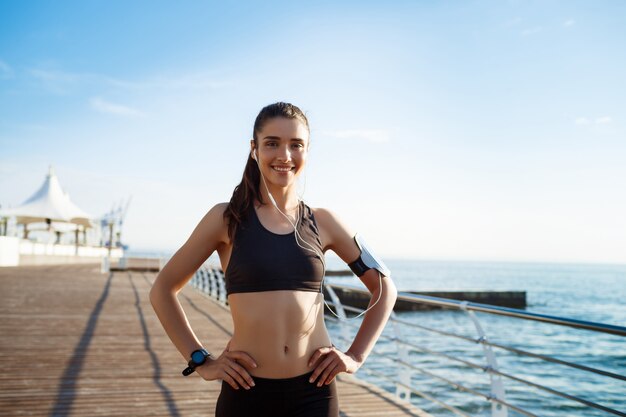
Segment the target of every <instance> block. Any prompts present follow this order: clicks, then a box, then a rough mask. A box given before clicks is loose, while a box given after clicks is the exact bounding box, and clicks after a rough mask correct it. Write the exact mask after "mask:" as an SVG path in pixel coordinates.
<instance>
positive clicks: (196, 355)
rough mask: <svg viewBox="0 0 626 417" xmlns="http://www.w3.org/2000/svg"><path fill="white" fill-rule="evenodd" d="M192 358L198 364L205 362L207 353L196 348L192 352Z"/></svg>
mask: <svg viewBox="0 0 626 417" xmlns="http://www.w3.org/2000/svg"><path fill="white" fill-rule="evenodd" d="M191 360H192V361H194V362H195V363H197V364H200V363H204V360H205V355H204V353H203V352H201V351H199V350H196V351H195V352H193V353H192V354H191Z"/></svg>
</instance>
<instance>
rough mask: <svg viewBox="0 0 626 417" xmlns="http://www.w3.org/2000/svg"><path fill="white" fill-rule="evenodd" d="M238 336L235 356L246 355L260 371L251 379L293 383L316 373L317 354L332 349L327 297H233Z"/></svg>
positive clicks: (253, 371)
mask: <svg viewBox="0 0 626 417" xmlns="http://www.w3.org/2000/svg"><path fill="white" fill-rule="evenodd" d="M228 302H229V304H230V311H231V314H232V317H233V323H234V333H233V337H232V339H231V342H230V348H229V349H230V350H231V351H233V350H240V351H244V352H247V353H248V354H250V356H252V358H254V360H255V361H256V363H257V365H258V367H257V368H254V369H249V372H250V375H253V376H258V377H262V378H291V377H294V376H298V375H302V374H305V373H307V372H309V371H312V370H313V368H309V366H308V361H309V358H310V357H311V355H312V354H313V352H314V351H315V350H316V349H318V348H320V347H323V346H331V341H330V337H329V336H328V331H327V330H326V326H325V325H324V301H323V298H322V294H320V293H319V292H312V291H292V290H289V291H287V290H281V291H262V292H250V293H235V294H230V295H229V296H228Z"/></svg>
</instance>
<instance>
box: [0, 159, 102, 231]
mask: <svg viewBox="0 0 626 417" xmlns="http://www.w3.org/2000/svg"><path fill="white" fill-rule="evenodd" d="M0 216H2V217H11V216H15V217H16V219H17V223H21V224H29V223H38V222H45V221H47V220H48V219H50V221H51V222H52V221H54V222H65V223H73V224H76V225H82V226H84V227H92V224H91V218H92V217H91V216H90V215H89V214H87V213H85V212H84V211H83V210H81V209H80V208H78V207H77V206H76V205H75V204H74V203H72V201H71V200H70V197H69V195H68V194H67V193H64V192H63V190H62V189H61V184H60V183H59V179H58V178H57V176H56V175H55V173H54V171H53V169H52V167H50V170H49V171H48V175H47V176H46V180H45V181H44V183H43V185H42V186H41V187H40V188H39V190H37V192H35V194H33V195H32V196H31V197H30V198H29V199H28V200H26V201H25V202H24V203H23V204H22V205H21V206H18V207H14V208H9V209H4V210H0Z"/></svg>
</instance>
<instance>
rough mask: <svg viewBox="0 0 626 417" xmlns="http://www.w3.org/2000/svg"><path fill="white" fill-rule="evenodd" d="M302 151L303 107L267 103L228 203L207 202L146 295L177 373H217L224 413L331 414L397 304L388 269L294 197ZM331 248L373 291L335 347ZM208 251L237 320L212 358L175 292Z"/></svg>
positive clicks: (327, 215)
mask: <svg viewBox="0 0 626 417" xmlns="http://www.w3.org/2000/svg"><path fill="white" fill-rule="evenodd" d="M308 150H309V124H308V120H307V118H306V116H305V115H304V113H302V111H301V110H300V109H299V108H298V107H296V106H294V105H292V104H289V103H275V104H271V105H269V106H266V107H264V108H263V109H262V110H261V112H260V113H259V115H258V116H257V119H256V121H255V124H254V130H253V138H252V140H251V141H250V154H249V157H248V161H247V163H246V167H245V170H244V174H243V178H242V180H241V183H240V184H239V185H238V186H237V187H235V190H234V192H233V195H232V197H231V199H230V201H229V202H228V203H221V204H217V205H216V206H215V207H213V208H212V209H210V210H209V212H208V213H207V214H206V215H205V216H204V218H203V219H202V220H201V221H200V223H199V224H198V226H197V227H196V229H195V230H194V231H193V233H192V234H191V236H190V237H189V239H188V240H187V242H185V244H184V245H183V246H182V247H181V248H180V249H179V250H178V251H177V252H176V253H175V255H174V256H173V257H172V258H171V259H170V261H169V262H168V263H167V264H166V265H165V267H164V268H163V270H162V271H161V272H160V273H159V275H158V277H157V279H156V280H155V283H154V285H153V288H152V290H151V292H150V300H151V302H152V305H153V306H154V309H155V311H156V313H157V315H158V317H159V319H160V321H161V323H162V324H163V327H164V328H165V331H166V332H167V334H168V336H169V337H170V339H171V340H172V342H173V343H174V345H175V346H176V348H177V349H178V350H179V351H180V353H181V354H182V355H183V357H184V358H185V360H189V363H188V365H189V366H188V367H187V368H186V369H185V370H184V371H183V374H184V375H189V374H191V373H193V372H194V371H195V372H197V373H198V374H199V375H200V376H202V378H204V379H205V380H216V379H219V380H222V389H221V392H220V395H219V398H218V400H217V406H216V415H217V416H219V417H222V416H230V417H238V416H252V415H254V416H273V417H275V416H279V417H280V416H285V417H287V416H294V415H298V416H305V417H306V416H311V417H325V416H328V417H337V416H338V415H339V402H338V401H339V399H338V396H337V389H336V386H335V382H334V378H335V376H336V375H337V374H338V373H341V372H346V373H354V372H356V371H357V369H359V367H360V366H361V365H362V364H363V362H364V361H365V359H366V357H367V356H368V354H369V353H370V351H371V350H372V348H373V347H374V344H375V343H376V340H377V339H378V337H379V336H380V334H381V332H382V330H383V328H384V326H385V324H386V322H387V319H388V318H389V315H390V313H391V310H392V308H393V305H394V303H395V300H396V295H397V291H396V288H395V285H394V284H393V282H392V281H391V280H390V279H389V278H388V277H389V276H390V273H389V272H388V270H387V269H386V268H384V265H381V264H380V263H379V262H374V263H371V262H370V264H368V262H369V261H368V259H373V258H372V256H371V253H366V252H368V250H367V248H365V247H364V246H363V245H361V244H359V243H358V242H359V241H357V240H356V239H355V236H354V233H352V232H351V231H350V230H349V229H348V228H347V226H345V225H344V224H343V223H342V222H341V221H340V220H339V219H338V218H337V216H336V215H335V214H334V213H333V212H331V211H330V210H327V209H322V208H315V209H314V208H311V207H309V206H308V205H306V204H305V203H304V201H302V200H300V199H299V198H298V196H297V193H296V180H297V178H298V176H299V175H300V174H301V173H302V171H303V170H304V168H305V166H306V161H307V156H308ZM268 201H269V202H271V204H268V203H267V202H268ZM329 249H330V250H332V251H334V252H335V253H337V254H338V255H339V257H341V258H342V259H343V260H344V261H345V262H346V263H348V264H349V265H350V267H351V268H352V269H353V271H355V273H356V274H357V275H358V276H359V278H360V279H361V280H362V281H363V283H364V284H365V285H366V286H367V288H368V289H369V290H370V292H371V294H372V301H371V302H370V306H369V308H368V309H367V310H366V315H365V317H364V319H363V322H362V324H361V327H360V329H359V331H358V333H357V335H356V337H355V339H354V342H353V343H352V345H351V346H350V348H349V349H348V350H347V351H346V352H342V351H340V350H339V349H337V348H335V346H334V345H333V344H332V342H331V340H330V337H329V335H328V332H327V330H326V327H325V324H324V297H323V292H322V286H323V281H324V274H325V267H326V264H325V260H324V252H326V251H327V250H329ZM214 251H217V253H218V255H219V257H220V261H221V264H222V269H223V270H224V271H225V279H226V292H227V294H228V302H229V305H230V311H231V314H232V318H233V324H234V332H233V337H232V339H231V340H230V342H229V343H228V345H227V346H226V348H225V349H224V351H223V352H222V353H221V354H220V355H219V356H214V355H211V354H210V353H208V352H207V351H206V350H204V348H203V347H202V344H201V343H200V341H199V340H198V339H197V337H196V336H195V334H194V333H193V331H192V329H191V328H190V326H189V323H188V321H187V319H186V317H185V314H184V312H183V310H182V307H181V305H180V303H179V302H178V299H177V298H176V294H177V293H178V291H180V289H181V288H182V287H183V285H185V283H186V282H187V281H188V280H189V279H190V278H191V277H192V276H193V274H194V273H195V271H196V270H197V269H198V267H200V266H201V265H202V263H204V261H205V260H206V259H207V258H208V257H209V256H210V255H211V254H212V253H213V252H214ZM362 251H363V256H361V252H362ZM366 255H369V256H366ZM383 276H385V277H386V278H385V279H383ZM241 387H243V388H244V389H243V390H241V389H240V388H241ZM287 391H288V392H289V395H286V394H285V392H287Z"/></svg>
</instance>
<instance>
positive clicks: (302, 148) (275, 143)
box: [252, 117, 309, 187]
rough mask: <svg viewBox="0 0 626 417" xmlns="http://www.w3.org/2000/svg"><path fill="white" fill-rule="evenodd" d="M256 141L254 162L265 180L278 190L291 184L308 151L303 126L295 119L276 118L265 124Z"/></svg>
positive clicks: (307, 142) (307, 136)
mask: <svg viewBox="0 0 626 417" xmlns="http://www.w3.org/2000/svg"><path fill="white" fill-rule="evenodd" d="M257 138H258V142H257V143H258V146H257V148H256V149H257V157H258V159H257V161H258V162H259V168H260V169H261V173H262V174H263V176H264V177H265V181H268V182H271V183H273V184H275V185H278V186H281V187H287V186H290V185H291V184H293V183H294V182H295V180H296V177H298V175H300V173H301V172H302V171H303V170H304V166H305V165H306V158H307V153H308V148H309V131H308V130H307V128H306V126H305V125H304V124H303V123H302V122H301V121H299V120H298V119H287V118H284V117H275V118H273V119H270V120H268V121H267V122H265V125H264V126H263V129H262V130H261V132H258V133H257ZM252 148H253V150H254V142H252Z"/></svg>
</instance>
